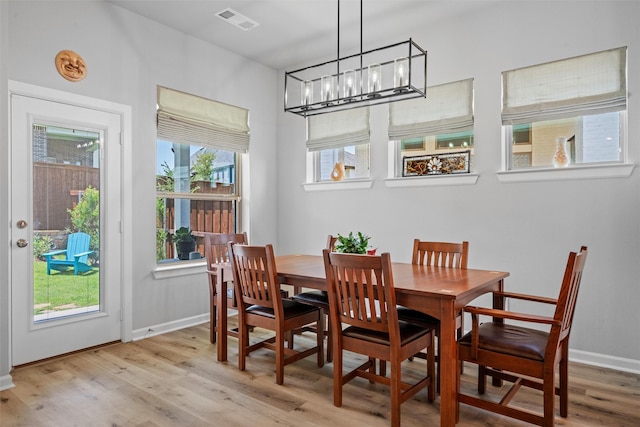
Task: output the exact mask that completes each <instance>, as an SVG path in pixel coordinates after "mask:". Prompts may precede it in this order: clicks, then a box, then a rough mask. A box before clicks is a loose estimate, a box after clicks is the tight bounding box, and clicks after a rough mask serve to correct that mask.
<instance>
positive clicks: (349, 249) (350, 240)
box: [335, 231, 375, 255]
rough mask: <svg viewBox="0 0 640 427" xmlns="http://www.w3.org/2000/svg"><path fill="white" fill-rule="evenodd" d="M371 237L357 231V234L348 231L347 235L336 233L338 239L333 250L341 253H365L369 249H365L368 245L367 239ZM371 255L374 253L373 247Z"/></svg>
mask: <svg viewBox="0 0 640 427" xmlns="http://www.w3.org/2000/svg"><path fill="white" fill-rule="evenodd" d="M370 239H371V237H369V236H367V235H365V234H362V233H361V232H360V231H358V233H357V235H354V234H353V232H349V235H348V236H346V237H345V236H342V235H340V234H338V240H337V241H336V245H335V251H336V252H341V253H343V254H366V253H370V252H371V251H367V248H368V247H369V240H370ZM370 254H371V255H373V254H375V249H374V250H373V253H370Z"/></svg>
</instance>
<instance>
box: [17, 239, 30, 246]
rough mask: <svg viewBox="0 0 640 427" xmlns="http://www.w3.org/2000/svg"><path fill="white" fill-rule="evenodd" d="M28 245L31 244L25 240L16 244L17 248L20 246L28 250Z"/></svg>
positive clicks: (20, 240)
mask: <svg viewBox="0 0 640 427" xmlns="http://www.w3.org/2000/svg"><path fill="white" fill-rule="evenodd" d="M28 244H29V242H27V241H26V240H24V239H18V241H17V242H16V246H18V247H19V248H26V247H27V245H28Z"/></svg>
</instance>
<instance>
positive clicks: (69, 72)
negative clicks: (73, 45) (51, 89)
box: [56, 50, 87, 82]
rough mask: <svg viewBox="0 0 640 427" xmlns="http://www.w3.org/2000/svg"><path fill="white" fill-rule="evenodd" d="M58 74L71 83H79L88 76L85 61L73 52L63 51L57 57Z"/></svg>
mask: <svg viewBox="0 0 640 427" xmlns="http://www.w3.org/2000/svg"><path fill="white" fill-rule="evenodd" d="M56 69H57V70H58V73H60V75H61V76H62V77H64V78H65V79H67V80H69V81H70V82H79V81H80V80H82V79H84V76H85V75H86V74H87V64H86V63H85V62H84V59H82V57H81V56H80V55H78V54H77V53H75V52H74V51H72V50H61V51H60V52H58V54H57V55H56Z"/></svg>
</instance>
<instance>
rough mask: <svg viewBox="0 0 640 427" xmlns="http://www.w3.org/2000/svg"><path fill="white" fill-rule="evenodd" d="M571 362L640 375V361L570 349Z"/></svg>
mask: <svg viewBox="0 0 640 427" xmlns="http://www.w3.org/2000/svg"><path fill="white" fill-rule="evenodd" d="M569 360H570V361H571V362H577V363H584V364H585V365H591V366H599V367H601V368H609V369H615V370H616V371H624V372H631V373H633V374H640V360H634V359H625V358H623V357H616V356H609V355H606V354H600V353H590V352H588V351H581V350H571V349H569Z"/></svg>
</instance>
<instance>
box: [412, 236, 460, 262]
mask: <svg viewBox="0 0 640 427" xmlns="http://www.w3.org/2000/svg"><path fill="white" fill-rule="evenodd" d="M468 254H469V242H467V241H464V242H462V243H448V242H426V241H420V240H419V239H415V240H414V241H413V257H412V260H411V263H412V264H419V265H430V266H435V267H450V268H467V256H468Z"/></svg>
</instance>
